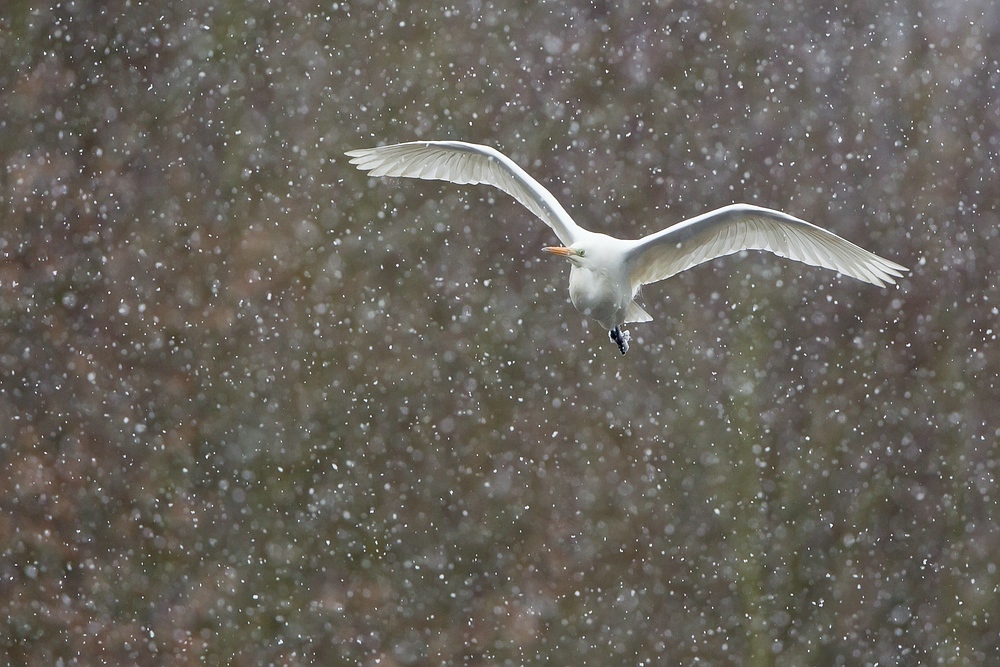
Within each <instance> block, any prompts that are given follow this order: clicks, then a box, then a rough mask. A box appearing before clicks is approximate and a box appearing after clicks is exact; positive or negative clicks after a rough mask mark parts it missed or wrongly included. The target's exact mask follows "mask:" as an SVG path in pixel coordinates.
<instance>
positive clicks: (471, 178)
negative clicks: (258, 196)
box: [347, 141, 585, 246]
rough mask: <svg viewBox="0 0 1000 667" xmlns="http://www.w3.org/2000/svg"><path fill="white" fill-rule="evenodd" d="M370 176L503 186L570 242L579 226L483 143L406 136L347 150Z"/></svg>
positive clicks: (514, 166) (539, 187) (540, 188)
mask: <svg viewBox="0 0 1000 667" xmlns="http://www.w3.org/2000/svg"><path fill="white" fill-rule="evenodd" d="M347 155H348V156H349V157H350V158H351V164H354V165H357V167H358V169H361V170H363V171H367V172H368V173H369V175H370V176H401V177H404V178H421V179H424V180H435V181H449V182H451V183H458V184H462V185H465V184H469V185H475V184H479V183H482V184H486V185H492V186H493V187H495V188H498V189H500V190H502V191H503V192H506V193H507V194H508V195H510V196H511V197H513V198H514V199H515V200H517V201H518V202H519V203H520V204H521V205H522V206H524V207H525V208H527V209H528V210H529V211H531V212H532V213H534V214H535V215H536V216H538V217H539V218H540V219H541V220H542V222H544V223H545V224H547V225H548V226H549V227H551V228H552V230H553V231H554V232H555V233H556V236H558V237H559V240H560V241H562V243H563V245H567V246H569V245H572V244H573V243H574V241H576V240H578V239H579V238H580V237H581V236H582V235H583V234H584V233H585V232H583V230H581V229H580V227H578V226H577V224H576V223H575V222H574V221H573V218H571V217H570V215H569V213H567V212H566V209H564V208H563V207H562V205H560V204H559V202H558V201H557V200H556V198H555V197H553V196H552V193H551V192H549V191H548V190H546V189H545V187H543V186H542V185H541V184H540V183H539V182H538V181H536V180H535V179H534V178H532V177H531V176H529V175H528V173H527V172H526V171H524V170H523V169H521V167H519V166H518V165H517V164H516V163H515V162H514V161H513V160H511V159H510V158H508V157H507V156H506V155H504V154H503V153H501V152H499V151H497V150H496V149H493V148H490V147H489V146H482V145H479V144H470V143H466V142H464V141H411V142H408V143H405V144H394V145H391V146H380V147H378V148H363V149H359V150H353V151H348V152H347Z"/></svg>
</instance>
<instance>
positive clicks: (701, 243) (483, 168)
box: [347, 141, 909, 354]
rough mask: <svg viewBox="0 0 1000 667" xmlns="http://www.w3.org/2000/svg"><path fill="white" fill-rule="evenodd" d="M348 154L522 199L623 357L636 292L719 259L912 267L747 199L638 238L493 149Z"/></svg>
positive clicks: (421, 147) (376, 167)
mask: <svg viewBox="0 0 1000 667" xmlns="http://www.w3.org/2000/svg"><path fill="white" fill-rule="evenodd" d="M347 155H348V156H350V157H351V158H352V159H351V164H354V165H357V167H358V168H359V169H362V170H364V171H367V172H369V174H370V175H371V176H402V177H409V178H422V179H427V180H440V181H450V182H452V183H460V184H477V183H485V184H487V185H492V186H494V187H496V188H499V189H500V190H503V191H504V192H506V193H507V194H508V195H510V196H511V197H513V198H514V199H516V200H517V201H518V202H520V203H521V204H522V205H524V206H525V207H526V208H527V209H528V210H530V211H531V212H532V213H534V214H535V215H537V216H538V217H539V218H541V220H542V222H544V223H545V224H547V225H548V226H549V227H551V228H552V230H553V231H554V232H555V234H556V236H557V237H559V240H560V241H562V243H563V245H562V246H556V247H546V248H542V250H543V251H545V252H548V253H551V254H553V255H556V256H559V257H565V258H566V259H568V260H569V262H570V273H569V298H570V300H571V301H572V302H573V305H574V306H575V307H576V309H577V310H579V311H580V312H582V313H584V314H585V315H587V316H589V317H592V318H593V319H595V320H597V322H598V323H599V324H600V325H601V326H602V327H604V328H605V329H608V330H609V331H610V334H611V340H613V341H614V342H615V343H617V344H618V349H619V350H620V351H621V353H622V354H625V353H626V352H627V351H628V341H629V338H630V336H629V333H628V332H627V331H622V325H624V324H626V323H629V322H648V321H649V320H651V319H653V318H652V317H650V316H649V314H648V313H647V312H646V311H645V310H643V309H642V306H640V305H639V304H638V303H636V301H635V296H636V293H637V292H638V291H639V288H640V287H641V286H642V285H645V284H647V283H653V282H656V281H658V280H663V279H665V278H669V277H670V276H672V275H674V274H677V273H680V272H681V271H684V270H685V269H690V268H691V267H692V266H695V265H697V264H701V263H702V262H707V261H709V260H711V259H715V258H716V257H722V256H723V255H730V254H732V253H736V252H739V251H741V250H769V251H771V252H773V253H774V254H776V255H778V256H779V257H786V258H788V259H794V260H797V261H799V262H804V263H806V264H811V265H813V266H821V267H824V268H827V269H832V270H834V271H839V272H840V273H842V274H844V275H848V276H851V277H853V278H857V279H858V280H863V281H865V282H868V283H872V284H873V285H878V286H879V287H885V284H886V283H892V284H895V282H896V281H895V280H893V278H894V277H895V278H899V277H902V275H903V273H902V272H903V271H908V270H909V269H907V268H906V267H903V266H900V265H899V264H896V263H895V262H890V261H889V260H887V259H883V258H882V257H879V256H878V255H874V254H872V253H870V252H868V251H867V250H864V249H863V248H860V247H858V246H856V245H854V244H853V243H851V242H850V241H847V240H845V239H842V238H841V237H839V236H837V235H836V234H833V233H832V232H828V231H826V230H825V229H822V228H820V227H817V226H816V225H813V224H811V223H808V222H806V221H804V220H799V219H798V218H795V217H792V216H790V215H788V214H787V213H782V212H780V211H775V210H771V209H768V208H762V207H760V206H752V205H750V204H733V205H731V206H724V207H722V208H720V209H717V210H715V211H710V212H708V213H704V214H702V215H699V216H697V217H694V218H691V219H689V220H685V221H684V222H679V223H677V224H676V225H673V226H672V227H667V228H666V229H664V230H662V231H659V232H655V233H653V234H650V235H648V236H644V237H643V238H641V239H636V240H626V239H619V238H615V237H613V236H608V235H606V234H599V233H595V232H591V231H588V230H586V229H583V228H582V227H580V226H579V225H577V224H576V223H575V222H574V221H573V219H572V218H571V217H570V215H569V213H567V212H566V210H565V209H564V208H563V207H562V206H561V205H560V204H559V202H558V201H556V198H555V197H553V196H552V193H550V192H549V191H548V190H546V189H545V188H544V187H542V185H541V184H539V183H538V181H536V180H535V179H533V178H532V177H531V176H529V175H528V174H527V172H525V171H524V170H523V169H521V167H519V166H517V164H515V163H514V161H513V160H511V159H510V158H508V157H507V156H506V155H503V154H502V153H500V152H499V151H497V150H495V149H493V148H490V147H489V146H481V145H479V144H470V143H466V142H463V141H413V142H408V143H404V144H395V145H391V146H380V147H378V148H364V149H361V150H353V151H348V152H347Z"/></svg>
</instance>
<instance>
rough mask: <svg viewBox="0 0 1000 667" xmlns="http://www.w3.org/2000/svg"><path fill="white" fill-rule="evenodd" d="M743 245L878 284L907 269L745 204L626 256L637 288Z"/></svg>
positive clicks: (678, 228) (684, 225)
mask: <svg viewBox="0 0 1000 667" xmlns="http://www.w3.org/2000/svg"><path fill="white" fill-rule="evenodd" d="M741 250H768V251H770V252H773V253H774V254H775V255H778V256H779V257H785V258H788V259H793V260H796V261H799V262H804V263H806V264H811V265H812V266H820V267H823V268H827V269H832V270H834V271H838V272H840V273H842V274H844V275H847V276H851V277H852V278H857V279H858V280H863V281H865V282H868V283H872V284H874V285H878V286H879V287H885V285H886V283H891V284H895V282H896V281H895V278H900V277H902V275H903V273H904V272H905V271H908V270H909V269H907V268H906V267H904V266H901V265H899V264H896V263H895V262H891V261H889V260H887V259H885V258H882V257H879V256H878V255H875V254H873V253H870V252H868V251H867V250H864V249H863V248H860V247H858V246H856V245H854V244H853V243H851V242H850V241H847V240H846V239H843V238H841V237H839V236H837V235H836V234H834V233H833V232H828V231H827V230H825V229H822V228H820V227H817V226H816V225H813V224H811V223H808V222H806V221H805V220H800V219H798V218H795V217H793V216H790V215H788V214H786V213H782V212H780V211H775V210H772V209H768V208H762V207H760V206H751V205H749V204H734V205H732V206H726V207H723V208H720V209H718V210H715V211H711V212H709V213H705V214H704V215H700V216H698V217H695V218H691V219H690V220H686V221H684V222H681V223H678V224H676V225H673V226H672V227H668V228H667V229H664V230H663V231H661V232H657V233H655V234H650V235H649V236H646V237H645V238H642V239H639V241H637V242H635V244H634V246H633V248H632V249H631V250H630V251H629V253H628V256H627V259H626V261H627V262H629V265H630V270H631V281H632V286H633V289H637V288H638V287H639V286H640V285H644V284H646V283H652V282H656V281H658V280H663V279H664V278H669V277H670V276H672V275H675V274H677V273H680V272H681V271H685V270H687V269H690V268H691V267H693V266H696V265H698V264H701V263H703V262H707V261H709V260H712V259H715V258H716V257H722V256H724V255H731V254H733V253H736V252H740V251H741Z"/></svg>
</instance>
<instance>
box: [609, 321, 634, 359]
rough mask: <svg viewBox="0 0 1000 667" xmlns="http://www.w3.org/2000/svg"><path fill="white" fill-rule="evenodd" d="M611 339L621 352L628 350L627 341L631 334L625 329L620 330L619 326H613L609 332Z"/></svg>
mask: <svg viewBox="0 0 1000 667" xmlns="http://www.w3.org/2000/svg"><path fill="white" fill-rule="evenodd" d="M609 335H610V337H611V340H613V341H614V342H615V343H616V344H617V345H618V349H619V350H621V353H622V354H625V353H626V352H628V342H629V341H630V340H631V339H632V335H631V334H630V333H629V332H627V331H622V330H621V329H620V328H619V327H615V328H614V329H612V330H611V332H610V333H609Z"/></svg>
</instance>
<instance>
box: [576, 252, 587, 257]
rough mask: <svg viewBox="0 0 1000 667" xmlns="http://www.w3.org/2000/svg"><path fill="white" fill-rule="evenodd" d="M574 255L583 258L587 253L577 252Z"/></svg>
mask: <svg viewBox="0 0 1000 667" xmlns="http://www.w3.org/2000/svg"><path fill="white" fill-rule="evenodd" d="M576 254H577V256H578V257H583V256H584V255H586V254H587V251H586V250H577V251H576Z"/></svg>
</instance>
